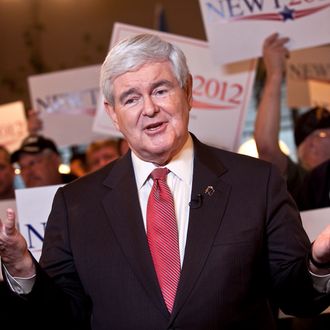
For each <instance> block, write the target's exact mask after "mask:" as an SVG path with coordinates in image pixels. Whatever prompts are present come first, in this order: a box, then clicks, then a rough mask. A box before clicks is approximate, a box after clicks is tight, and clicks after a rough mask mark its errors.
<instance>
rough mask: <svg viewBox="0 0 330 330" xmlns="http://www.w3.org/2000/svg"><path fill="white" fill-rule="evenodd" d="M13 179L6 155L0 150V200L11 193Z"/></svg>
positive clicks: (12, 171)
mask: <svg viewBox="0 0 330 330" xmlns="http://www.w3.org/2000/svg"><path fill="white" fill-rule="evenodd" d="M14 177H15V172H14V168H13V167H12V165H11V164H10V162H9V161H8V159H7V155H6V154H5V153H4V152H3V151H1V150H0V198H1V197H2V196H7V194H9V193H10V192H11V190H12V188H13V181H14Z"/></svg>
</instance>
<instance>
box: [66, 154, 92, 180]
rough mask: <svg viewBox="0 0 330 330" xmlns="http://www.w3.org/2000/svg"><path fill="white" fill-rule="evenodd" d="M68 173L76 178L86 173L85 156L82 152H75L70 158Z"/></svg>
mask: <svg viewBox="0 0 330 330" xmlns="http://www.w3.org/2000/svg"><path fill="white" fill-rule="evenodd" d="M70 173H72V174H73V175H75V176H76V177H77V178H80V177H81V176H84V175H85V174H87V173H88V167H87V161H86V154H85V153H84V152H76V153H73V155H72V156H71V158H70Z"/></svg>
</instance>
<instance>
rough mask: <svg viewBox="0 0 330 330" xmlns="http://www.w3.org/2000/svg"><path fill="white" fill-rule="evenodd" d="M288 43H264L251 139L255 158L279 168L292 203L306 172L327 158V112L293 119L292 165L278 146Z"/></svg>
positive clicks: (272, 40) (329, 125)
mask: <svg viewBox="0 0 330 330" xmlns="http://www.w3.org/2000/svg"><path fill="white" fill-rule="evenodd" d="M288 41H289V39H288V38H281V37H279V36H278V34H277V33H275V34H272V35H271V36H269V37H268V38H267V39H266V40H265V41H264V45H263V60H264V64H265V69H266V82H265V85H264V88H263V92H262V96H261V100H260V103H259V106H258V112H257V116H256V121H255V128H254V138H255V141H256V146H257V150H258V154H259V158H260V159H264V160H267V161H270V162H272V163H273V164H275V165H276V166H277V167H278V168H279V170H280V171H281V173H282V174H283V176H284V177H285V179H286V181H287V186H288V190H289V192H290V193H291V194H292V196H293V197H294V199H295V200H296V199H297V198H298V195H299V192H300V187H301V184H302V182H303V181H304V178H305V175H306V174H307V172H308V171H310V170H311V169H313V168H315V167H316V166H318V165H319V164H321V163H323V162H324V161H326V160H327V159H329V158H330V138H329V132H330V112H329V111H327V110H326V109H320V108H313V109H310V110H309V111H307V112H306V113H304V114H302V115H301V116H300V117H299V118H298V119H297V121H296V123H295V125H294V126H295V128H294V131H295V132H294V136H295V143H296V146H297V154H298V159H299V163H295V162H293V160H292V159H291V158H290V157H288V156H287V155H286V154H285V153H284V152H283V151H282V150H281V149H280V147H279V131H280V119H281V86H282V82H283V79H284V75H285V63H286V59H287V57H288V56H289V52H288V50H287V48H286V47H285V45H286V43H287V42H288Z"/></svg>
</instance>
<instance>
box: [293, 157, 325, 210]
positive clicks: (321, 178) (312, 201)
mask: <svg viewBox="0 0 330 330" xmlns="http://www.w3.org/2000/svg"><path fill="white" fill-rule="evenodd" d="M297 205H298V207H299V210H301V211H305V210H312V209H319V208H323V207H330V159H328V160H326V161H325V162H323V163H322V164H320V165H319V166H317V167H315V168H314V169H313V170H311V171H310V172H309V173H308V174H307V175H306V177H305V179H304V182H303V184H302V186H301V188H300V192H299V195H298V198H297Z"/></svg>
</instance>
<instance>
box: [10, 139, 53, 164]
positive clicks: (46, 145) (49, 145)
mask: <svg viewBox="0 0 330 330" xmlns="http://www.w3.org/2000/svg"><path fill="white" fill-rule="evenodd" d="M45 149H50V150H53V151H54V152H56V153H57V154H59V152H58V150H57V147H56V144H55V143H54V142H53V141H52V140H50V139H47V138H45V137H43V136H41V135H30V136H28V137H26V138H25V139H24V140H23V141H22V144H21V146H20V148H19V149H18V150H16V151H15V152H13V154H12V155H11V162H12V163H16V162H18V161H19V158H20V157H21V155H22V154H23V153H26V154H38V153H39V152H41V151H43V150H45Z"/></svg>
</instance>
